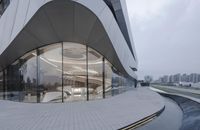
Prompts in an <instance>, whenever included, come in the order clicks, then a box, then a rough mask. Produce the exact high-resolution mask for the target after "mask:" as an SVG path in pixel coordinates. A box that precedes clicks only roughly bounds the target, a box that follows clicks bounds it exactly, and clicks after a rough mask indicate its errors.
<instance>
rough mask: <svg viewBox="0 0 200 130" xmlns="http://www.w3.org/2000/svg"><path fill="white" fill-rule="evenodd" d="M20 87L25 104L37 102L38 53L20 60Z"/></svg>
mask: <svg viewBox="0 0 200 130" xmlns="http://www.w3.org/2000/svg"><path fill="white" fill-rule="evenodd" d="M19 62H20V65H21V66H20V68H19V71H20V82H21V83H20V85H21V87H22V90H21V95H22V96H23V99H22V100H23V102H36V101H37V62H36V51H32V52H30V53H28V54H26V55H24V56H23V57H21V58H20V59H19Z"/></svg>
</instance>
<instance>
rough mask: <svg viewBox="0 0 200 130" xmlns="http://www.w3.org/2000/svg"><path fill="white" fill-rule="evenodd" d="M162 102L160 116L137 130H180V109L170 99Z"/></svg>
mask: <svg viewBox="0 0 200 130" xmlns="http://www.w3.org/2000/svg"><path fill="white" fill-rule="evenodd" d="M164 102H165V110H164V111H163V112H162V113H161V114H160V116H158V117H157V118H155V119H154V120H152V121H151V122H149V123H148V124H145V125H144V126H141V127H140V128H138V129H137V130H180V128H181V125H182V119H183V112H182V110H181V108H180V107H179V106H178V104H177V103H176V102H175V101H173V100H172V99H169V98H164ZM169 124H170V125H169Z"/></svg>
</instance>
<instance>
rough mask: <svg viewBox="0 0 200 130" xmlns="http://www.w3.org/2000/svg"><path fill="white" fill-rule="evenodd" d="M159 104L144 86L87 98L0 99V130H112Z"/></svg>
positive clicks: (158, 107) (150, 112) (155, 107)
mask: <svg viewBox="0 0 200 130" xmlns="http://www.w3.org/2000/svg"><path fill="white" fill-rule="evenodd" d="M163 107H164V102H163V98H162V97H161V96H160V95H158V94H157V93H155V92H153V91H151V90H149V89H148V88H138V89H135V90H132V91H128V92H125V93H123V94H120V95H117V96H114V97H111V98H107V99H102V100H96V101H88V102H87V101H85V102H74V103H51V104H31V103H18V102H11V101H0V130H112V129H113V130H116V129H119V128H121V127H124V126H126V125H129V124H131V123H134V122H136V121H138V120H140V119H142V118H144V117H146V116H149V115H151V114H153V113H155V112H157V111H159V110H160V109H162V108H163Z"/></svg>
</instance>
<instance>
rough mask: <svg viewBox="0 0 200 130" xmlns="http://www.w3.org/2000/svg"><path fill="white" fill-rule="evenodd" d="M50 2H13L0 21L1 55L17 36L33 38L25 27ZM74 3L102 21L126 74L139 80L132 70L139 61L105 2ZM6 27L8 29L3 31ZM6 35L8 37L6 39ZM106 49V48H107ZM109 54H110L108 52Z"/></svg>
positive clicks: (82, 1) (77, 1)
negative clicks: (136, 59) (132, 52)
mask: <svg viewBox="0 0 200 130" xmlns="http://www.w3.org/2000/svg"><path fill="white" fill-rule="evenodd" d="M19 1H20V2H19ZM50 1H51V0H34V1H33V0H29V1H28V3H27V4H25V5H26V6H27V7H26V6H25V5H23V6H22V5H21V4H23V2H21V0H16V1H12V2H11V5H10V6H9V7H8V9H7V10H6V11H5V13H4V14H3V16H2V17H1V19H0V39H1V40H0V54H2V53H3V52H5V51H6V48H7V47H8V46H10V45H11V44H14V43H13V41H14V40H15V38H16V37H15V36H18V35H22V34H23V35H24V36H27V37H30V38H33V37H31V36H29V35H30V34H27V33H26V31H27V29H26V31H24V27H25V26H26V25H27V24H28V23H29V22H30V21H31V20H32V17H33V16H34V15H37V11H38V10H39V9H41V7H42V8H43V7H45V5H46V4H48V3H49V2H50ZM61 1H67V0H61ZM74 2H76V3H79V4H81V5H83V6H85V7H86V8H88V9H89V10H90V11H92V12H93V13H94V14H95V15H96V17H97V18H98V19H99V20H100V22H101V24H102V25H103V27H104V29H105V30H106V33H107V35H108V37H109V39H110V41H111V43H112V46H113V48H114V50H115V52H116V54H117V57H118V59H119V60H120V63H121V64H122V65H123V68H124V69H125V70H126V72H127V73H128V74H129V75H130V76H132V77H134V78H137V76H136V75H135V73H134V72H133V70H132V69H131V68H137V61H135V59H134V58H133V56H132V54H131V51H130V49H129V48H128V45H127V43H126V40H125V39H124V37H123V35H122V32H121V30H120V28H119V26H118V24H117V22H116V20H115V18H114V16H113V14H112V12H111V11H110V9H109V8H108V7H107V5H106V4H105V3H104V1H103V0H74ZM17 7H20V8H17ZM16 9H17V10H16ZM15 10H16V11H15ZM20 12H26V14H23V15H22V14H21V15H19V13H20ZM16 17H20V19H23V20H22V21H20V20H19V18H16ZM8 20H9V21H8ZM23 21H24V22H23ZM22 22H23V23H22ZM18 24H19V25H18ZM14 26H17V27H14ZM4 27H6V29H3V28H4ZM4 35H6V36H5V37H4ZM33 40H34V38H33ZM36 40H37V39H36ZM27 44H29V43H27ZM30 46H32V47H34V45H30ZM35 46H36V45H35ZM104 48H106V46H105V47H104ZM24 53H25V52H24ZM108 54H110V53H109V52H108ZM18 57H19V56H18ZM1 62H3V61H1Z"/></svg>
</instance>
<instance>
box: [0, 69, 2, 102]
mask: <svg viewBox="0 0 200 130" xmlns="http://www.w3.org/2000/svg"><path fill="white" fill-rule="evenodd" d="M2 99H3V72H0V100H2Z"/></svg>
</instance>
